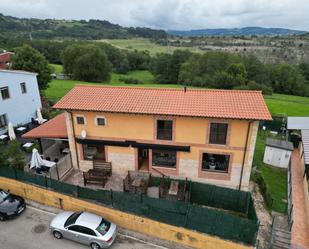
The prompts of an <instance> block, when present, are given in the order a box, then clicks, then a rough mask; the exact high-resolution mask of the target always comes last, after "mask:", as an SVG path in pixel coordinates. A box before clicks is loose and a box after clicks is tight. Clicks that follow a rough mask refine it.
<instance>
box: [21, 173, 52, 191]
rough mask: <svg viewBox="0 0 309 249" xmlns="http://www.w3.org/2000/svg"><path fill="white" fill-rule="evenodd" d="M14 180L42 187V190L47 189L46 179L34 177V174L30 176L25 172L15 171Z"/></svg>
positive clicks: (39, 176)
mask: <svg viewBox="0 0 309 249" xmlns="http://www.w3.org/2000/svg"><path fill="white" fill-rule="evenodd" d="M16 180H20V181H23V182H29V183H33V184H36V185H39V186H42V187H44V188H46V187H47V179H46V177H45V176H41V175H34V174H31V173H29V172H25V171H20V170H17V171H16Z"/></svg>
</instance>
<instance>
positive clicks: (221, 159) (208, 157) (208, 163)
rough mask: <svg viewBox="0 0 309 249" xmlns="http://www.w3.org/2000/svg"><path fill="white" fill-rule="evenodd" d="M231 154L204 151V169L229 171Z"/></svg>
mask: <svg viewBox="0 0 309 249" xmlns="http://www.w3.org/2000/svg"><path fill="white" fill-rule="evenodd" d="M229 161H230V156H229V155H221V154H211V153H203V159H202V171H215V172H223V173H227V172H228V167H229Z"/></svg>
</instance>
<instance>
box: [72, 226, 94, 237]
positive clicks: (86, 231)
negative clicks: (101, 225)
mask: <svg viewBox="0 0 309 249" xmlns="http://www.w3.org/2000/svg"><path fill="white" fill-rule="evenodd" d="M68 229H69V230H70V231H74V232H77V233H82V234H87V235H91V236H96V234H95V232H94V231H93V230H91V229H90V228H88V227H84V226H78V225H73V226H70V227H69V228H68Z"/></svg>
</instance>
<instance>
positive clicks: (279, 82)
mask: <svg viewBox="0 0 309 249" xmlns="http://www.w3.org/2000/svg"><path fill="white" fill-rule="evenodd" d="M271 82H272V86H273V89H274V91H275V92H277V93H285V94H293V95H300V96H304V95H306V94H308V92H307V87H306V84H305V83H306V81H305V78H304V76H303V75H302V74H301V73H300V72H299V70H298V69H297V68H296V67H294V66H291V65H288V64H279V65H275V66H272V67H271Z"/></svg>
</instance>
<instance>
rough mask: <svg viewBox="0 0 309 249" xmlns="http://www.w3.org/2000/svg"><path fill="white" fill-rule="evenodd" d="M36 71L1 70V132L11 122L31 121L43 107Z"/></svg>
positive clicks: (19, 123)
mask: <svg viewBox="0 0 309 249" xmlns="http://www.w3.org/2000/svg"><path fill="white" fill-rule="evenodd" d="M36 76H37V74H36V73H30V72H25V71H14V70H0V134H3V133H5V132H6V126H7V124H8V123H9V122H11V123H12V124H13V125H14V126H17V125H21V124H26V123H29V122H31V118H36V110H37V109H38V108H41V107H42V104H41V99H40V93H39V88H38V82H37V78H36Z"/></svg>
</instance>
